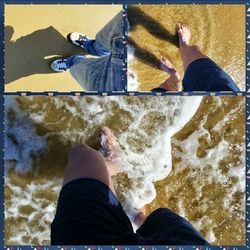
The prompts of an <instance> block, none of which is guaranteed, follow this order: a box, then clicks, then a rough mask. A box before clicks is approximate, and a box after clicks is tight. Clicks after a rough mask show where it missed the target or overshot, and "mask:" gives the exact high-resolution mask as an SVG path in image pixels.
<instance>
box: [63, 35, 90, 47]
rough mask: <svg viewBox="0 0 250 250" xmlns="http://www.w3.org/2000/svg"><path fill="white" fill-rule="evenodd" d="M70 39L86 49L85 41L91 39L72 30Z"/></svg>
mask: <svg viewBox="0 0 250 250" xmlns="http://www.w3.org/2000/svg"><path fill="white" fill-rule="evenodd" d="M68 39H69V41H70V42H71V43H73V44H74V45H76V46H78V47H81V48H82V49H85V48H84V46H83V44H84V42H86V41H88V40H91V39H90V38H89V37H87V36H86V35H84V34H81V33H79V32H72V33H70V34H68Z"/></svg>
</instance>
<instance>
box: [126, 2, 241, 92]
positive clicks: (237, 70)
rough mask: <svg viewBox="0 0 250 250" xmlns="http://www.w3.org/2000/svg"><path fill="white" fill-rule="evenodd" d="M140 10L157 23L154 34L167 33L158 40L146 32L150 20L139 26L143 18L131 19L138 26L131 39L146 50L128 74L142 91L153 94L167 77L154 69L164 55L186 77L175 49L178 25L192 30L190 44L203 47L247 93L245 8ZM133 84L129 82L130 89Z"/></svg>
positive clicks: (131, 64)
mask: <svg viewBox="0 0 250 250" xmlns="http://www.w3.org/2000/svg"><path fill="white" fill-rule="evenodd" d="M130 8H133V7H130ZM138 8H139V9H140V10H142V11H143V12H144V13H146V15H148V16H149V17H150V18H153V19H155V20H157V22H158V25H156V24H155V25H151V27H152V29H153V33H159V32H160V30H161V27H160V25H162V26H163V28H164V29H165V35H162V39H159V38H157V36H155V35H153V34H150V33H149V32H148V31H147V29H146V28H145V27H146V26H147V25H145V23H150V22H151V23H152V21H149V20H148V17H145V16H144V19H143V22H142V23H139V21H138V20H140V18H141V16H143V15H142V14H140V16H137V17H132V14H131V18H132V19H133V20H134V22H135V25H134V24H132V30H131V32H130V39H133V41H134V42H135V43H136V44H137V45H138V46H139V47H140V48H142V49H144V51H143V54H144V55H143V57H144V58H143V61H142V60H140V59H138V57H133V58H132V59H131V60H129V72H130V74H131V71H133V74H134V75H136V76H137V80H138V82H139V86H138V89H139V90H141V91H146V90H151V89H152V88H155V87H157V86H159V85H160V84H161V83H162V82H163V81H164V80H166V78H167V77H168V75H167V74H166V73H164V72H162V71H160V70H159V69H157V66H156V65H155V63H156V61H157V59H159V58H160V56H161V55H163V56H165V57H167V58H168V59H169V60H170V61H171V62H172V63H173V65H174V66H175V67H176V68H177V70H178V71H179V72H180V73H181V75H182V76H183V66H182V61H181V57H180V51H179V49H178V47H177V46H176V42H177V36H176V33H175V26H176V23H177V22H182V23H185V24H187V25H188V27H190V29H191V44H196V45H198V46H200V48H201V49H202V51H203V53H204V54H206V55H207V56H209V57H210V58H212V59H213V60H214V61H215V62H216V63H218V64H219V65H220V66H221V67H222V68H223V69H224V70H225V71H226V72H227V73H228V74H229V75H230V76H231V77H232V79H233V80H234V81H235V82H236V83H237V85H238V86H239V87H240V89H242V90H244V89H245V6H244V5H140V6H139V7H138ZM135 16H136V14H135ZM137 24H138V25H137ZM159 24H160V25H159ZM168 32H169V34H168ZM146 52H148V53H146ZM135 54H136V53H135ZM147 61H150V63H149V62H147ZM132 83H133V80H132V79H131V78H130V83H129V85H130V84H132Z"/></svg>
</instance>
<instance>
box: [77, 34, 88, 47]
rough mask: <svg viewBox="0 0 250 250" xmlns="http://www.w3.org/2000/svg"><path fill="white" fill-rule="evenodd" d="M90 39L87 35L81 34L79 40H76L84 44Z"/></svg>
mask: <svg viewBox="0 0 250 250" xmlns="http://www.w3.org/2000/svg"><path fill="white" fill-rule="evenodd" d="M86 40H88V38H87V36H81V35H79V38H78V40H76V42H78V43H79V44H80V45H83V43H84V42H85V41H86Z"/></svg>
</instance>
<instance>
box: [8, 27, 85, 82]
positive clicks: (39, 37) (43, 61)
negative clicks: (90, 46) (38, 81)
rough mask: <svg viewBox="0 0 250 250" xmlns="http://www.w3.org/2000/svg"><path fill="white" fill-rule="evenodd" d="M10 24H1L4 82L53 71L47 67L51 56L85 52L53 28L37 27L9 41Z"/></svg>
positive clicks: (10, 35)
mask: <svg viewBox="0 0 250 250" xmlns="http://www.w3.org/2000/svg"><path fill="white" fill-rule="evenodd" d="M13 34H14V28H13V27H12V26H6V27H5V84H8V83H11V82H13V81H15V80H18V79H20V78H22V77H26V76H29V75H34V74H50V73H55V72H54V71H52V70H51V69H50V62H51V61H52V60H54V59H57V58H60V57H64V58H67V57H69V56H71V55H74V54H86V53H85V51H84V50H82V49H80V48H78V47H76V46H74V45H73V44H71V43H70V42H68V40H67V39H66V38H65V37H64V36H63V35H62V34H61V33H60V32H59V31H57V30H56V29H55V28H54V27H52V26H50V27H48V28H45V29H40V30H37V31H35V32H33V33H31V34H28V35H26V36H23V37H20V38H18V39H17V40H11V39H12V36H13Z"/></svg>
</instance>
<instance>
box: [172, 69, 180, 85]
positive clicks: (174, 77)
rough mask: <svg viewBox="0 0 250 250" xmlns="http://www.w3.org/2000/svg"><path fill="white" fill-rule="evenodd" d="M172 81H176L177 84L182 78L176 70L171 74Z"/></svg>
mask: <svg viewBox="0 0 250 250" xmlns="http://www.w3.org/2000/svg"><path fill="white" fill-rule="evenodd" d="M170 79H171V80H172V81H176V82H179V81H180V79H181V76H180V74H179V72H178V71H177V70H176V69H173V71H172V73H171V74H170Z"/></svg>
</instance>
